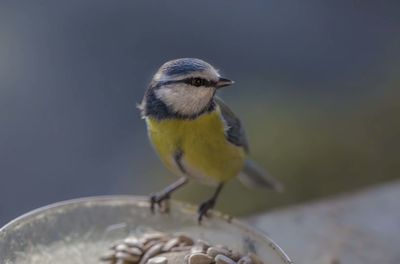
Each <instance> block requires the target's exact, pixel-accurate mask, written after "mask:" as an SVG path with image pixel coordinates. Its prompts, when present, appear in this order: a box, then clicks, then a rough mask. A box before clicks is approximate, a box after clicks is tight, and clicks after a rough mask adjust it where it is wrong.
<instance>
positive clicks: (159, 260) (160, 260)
mask: <svg viewBox="0 0 400 264" xmlns="http://www.w3.org/2000/svg"><path fill="white" fill-rule="evenodd" d="M167 262H168V260H167V258H166V257H155V258H151V259H149V260H148V261H147V263H146V264H167Z"/></svg>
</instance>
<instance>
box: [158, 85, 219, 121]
mask: <svg viewBox="0 0 400 264" xmlns="http://www.w3.org/2000/svg"><path fill="white" fill-rule="evenodd" d="M155 94H156V96H157V98H158V99H160V100H161V101H163V102H164V103H165V104H166V105H167V106H169V107H170V108H171V109H172V110H173V111H175V112H177V113H179V114H183V115H194V114H197V113H199V112H201V111H202V110H203V109H204V108H205V107H206V106H207V105H208V104H209V102H210V100H211V99H212V97H213V96H214V88H211V87H210V88H208V87H193V86H190V85H187V84H174V85H168V86H164V87H162V88H160V89H158V90H156V91H155Z"/></svg>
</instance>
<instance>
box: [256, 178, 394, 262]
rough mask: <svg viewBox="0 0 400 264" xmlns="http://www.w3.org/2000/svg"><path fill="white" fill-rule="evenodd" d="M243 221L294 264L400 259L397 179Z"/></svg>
mask: <svg viewBox="0 0 400 264" xmlns="http://www.w3.org/2000/svg"><path fill="white" fill-rule="evenodd" d="M248 221H249V222H250V223H251V224H252V225H254V226H256V227H258V228H260V229H262V230H263V231H265V232H267V233H268V234H269V235H270V236H271V237H272V238H273V239H274V240H275V241H276V242H277V243H278V244H279V245H280V246H281V247H282V248H283V250H284V251H285V252H286V253H287V254H288V255H289V256H290V257H291V258H292V260H293V261H294V263H297V264H317V263H318V264H338V263H346V264H347V263H350V264H377V263H380V264H399V263H400V182H392V183H388V184H385V185H381V186H378V187H374V188H370V189H367V190H363V191H361V192H358V193H355V194H349V195H344V196H341V197H339V198H333V199H330V200H325V201H319V202H315V203H311V204H307V205H302V206H297V207H293V208H289V209H285V210H282V211H276V212H270V213H266V214H262V215H259V216H255V217H253V218H250V219H248Z"/></svg>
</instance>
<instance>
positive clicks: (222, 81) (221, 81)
mask: <svg viewBox="0 0 400 264" xmlns="http://www.w3.org/2000/svg"><path fill="white" fill-rule="evenodd" d="M234 83H235V82H234V81H231V80H229V79H225V78H222V77H219V79H218V82H217V89H219V88H222V87H225V86H229V85H232V84H234Z"/></svg>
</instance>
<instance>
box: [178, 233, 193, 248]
mask: <svg viewBox="0 0 400 264" xmlns="http://www.w3.org/2000/svg"><path fill="white" fill-rule="evenodd" d="M178 239H179V242H182V243H184V244H185V245H186V246H191V245H193V244H194V242H193V239H192V238H190V237H188V236H187V235H185V234H179V235H178Z"/></svg>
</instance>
